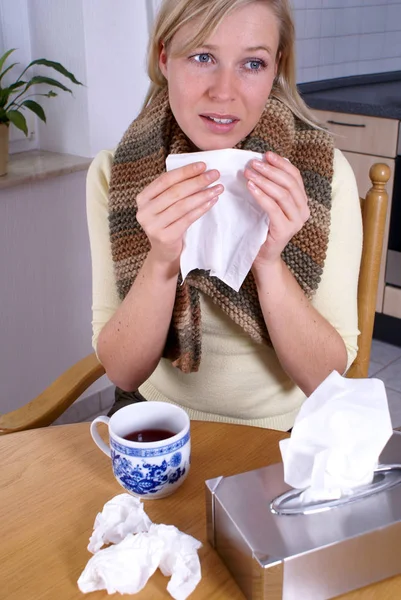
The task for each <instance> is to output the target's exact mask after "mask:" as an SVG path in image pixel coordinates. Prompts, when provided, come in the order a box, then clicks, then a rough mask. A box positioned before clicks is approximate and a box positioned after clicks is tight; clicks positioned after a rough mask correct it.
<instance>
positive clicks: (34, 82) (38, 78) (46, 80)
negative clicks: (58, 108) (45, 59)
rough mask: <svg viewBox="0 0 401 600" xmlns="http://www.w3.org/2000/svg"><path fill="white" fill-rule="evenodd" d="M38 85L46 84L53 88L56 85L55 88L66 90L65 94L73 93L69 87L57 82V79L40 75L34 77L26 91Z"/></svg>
mask: <svg viewBox="0 0 401 600" xmlns="http://www.w3.org/2000/svg"><path fill="white" fill-rule="evenodd" d="M38 83H46V84H47V85H52V86H53V85H54V87H58V88H60V89H61V90H64V91H65V92H70V94H72V91H71V90H70V89H68V87H65V85H63V84H62V83H60V82H59V81H56V79H51V77H41V76H40V75H37V76H36V77H32V79H31V80H30V81H28V84H27V86H26V89H28V88H30V87H31V86H32V85H37V84H38Z"/></svg>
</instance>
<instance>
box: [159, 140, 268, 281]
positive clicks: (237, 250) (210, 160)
mask: <svg viewBox="0 0 401 600" xmlns="http://www.w3.org/2000/svg"><path fill="white" fill-rule="evenodd" d="M255 158H257V159H259V160H262V159H263V155H262V154H260V153H259V152H251V151H249V150H237V149H235V148H234V149H233V148H229V149H225V150H210V151H207V152H191V153H188V154H170V155H169V156H168V157H167V159H166V168H167V171H171V170H172V169H177V168H178V167H182V166H185V165H188V164H191V163H194V162H198V161H203V162H204V163H206V167H207V170H210V169H217V170H218V171H219V172H220V179H219V180H218V181H215V182H213V183H212V184H211V185H212V186H215V185H217V184H218V183H221V184H223V185H224V192H223V193H222V194H221V195H220V197H219V200H218V202H217V204H215V205H214V206H213V207H212V208H211V209H210V210H209V211H208V212H207V213H205V214H204V215H202V217H201V218H200V219H198V220H197V221H195V223H193V224H192V225H191V226H190V227H189V228H188V231H187V232H186V234H185V243H184V249H183V251H182V253H181V259H180V266H181V274H182V278H183V279H185V278H186V276H187V275H188V273H189V272H190V271H192V270H193V269H205V270H207V271H208V270H210V275H215V276H216V277H218V278H219V279H221V281H223V282H224V283H226V284H227V285H229V286H230V287H231V288H233V289H234V290H235V291H236V292H238V290H239V289H240V287H241V285H242V283H243V281H244V279H245V277H246V276H247V275H248V273H249V271H250V269H251V267H252V264H253V262H254V260H255V258H256V256H257V255H258V252H259V250H260V247H261V245H262V244H263V243H264V241H265V240H266V235H267V231H268V224H269V219H268V217H267V215H266V213H265V212H264V211H263V209H262V208H261V207H260V206H259V204H258V203H257V202H256V200H255V199H254V197H253V196H252V194H251V192H250V191H249V190H248V187H247V183H246V179H245V176H244V169H245V167H246V166H247V164H248V163H249V161H250V160H252V159H255Z"/></svg>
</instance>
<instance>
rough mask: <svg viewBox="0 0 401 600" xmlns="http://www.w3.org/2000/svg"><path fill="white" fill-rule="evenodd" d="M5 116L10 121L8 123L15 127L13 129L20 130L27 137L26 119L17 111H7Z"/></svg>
mask: <svg viewBox="0 0 401 600" xmlns="http://www.w3.org/2000/svg"><path fill="white" fill-rule="evenodd" d="M6 115H7V117H8V118H9V119H10V122H11V123H12V124H13V125H15V127H17V128H18V129H21V131H23V132H24V133H25V135H26V136H27V135H28V127H27V124H26V119H25V117H24V115H23V114H22V113H20V112H19V111H18V110H9V111H8V112H7V113H6Z"/></svg>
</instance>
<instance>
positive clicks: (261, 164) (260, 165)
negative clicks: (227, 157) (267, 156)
mask: <svg viewBox="0 0 401 600" xmlns="http://www.w3.org/2000/svg"><path fill="white" fill-rule="evenodd" d="M252 166H253V167H254V168H255V169H259V170H263V169H265V168H266V167H267V164H266V163H265V162H263V161H262V160H254V161H253V163H252Z"/></svg>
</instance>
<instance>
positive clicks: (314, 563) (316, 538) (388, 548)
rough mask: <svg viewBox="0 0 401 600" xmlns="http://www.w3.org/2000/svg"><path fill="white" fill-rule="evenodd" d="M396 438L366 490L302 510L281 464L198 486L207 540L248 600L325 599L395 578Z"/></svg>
mask: <svg viewBox="0 0 401 600" xmlns="http://www.w3.org/2000/svg"><path fill="white" fill-rule="evenodd" d="M400 463H401V434H400V433H397V432H395V433H394V434H393V436H392V437H391V438H390V440H389V442H388V443H387V445H386V447H385V448H384V450H383V452H382V454H381V455H380V460H379V467H378V470H377V471H376V474H375V477H374V480H373V482H372V484H371V485H369V486H364V487H361V488H359V490H358V493H356V494H355V495H353V496H351V497H348V499H347V500H345V501H344V500H340V501H330V502H324V503H319V504H311V505H305V504H302V502H300V501H299V500H298V493H296V492H295V490H292V488H290V487H289V486H288V485H287V484H286V483H285V482H284V478H283V465H282V463H278V464H274V465H271V466H269V467H264V468H262V469H257V470H255V471H249V472H247V473H241V474H240V475H234V476H232V477H218V478H216V479H211V480H209V481H206V509H207V527H208V539H209V542H210V543H211V544H212V546H214V548H215V549H216V551H217V552H218V554H219V555H220V557H221V558H222V560H223V561H224V562H225V564H226V565H227V567H228V568H229V570H230V571H231V573H232V576H233V577H234V579H235V580H236V582H237V584H238V585H239V587H240V588H241V589H242V591H243V593H244V594H245V596H246V598H248V599H249V600H256V599H257V600H265V599H266V600H300V599H301V598H302V599H303V600H326V599H329V598H334V597H336V596H338V595H340V594H345V593H346V592H349V591H351V590H355V589H358V588H360V587H363V586H366V585H369V584H373V583H376V582H378V581H381V580H383V579H386V578H388V577H393V576H394V575H398V574H399V573H401V464H400Z"/></svg>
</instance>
